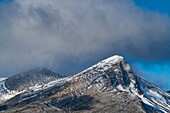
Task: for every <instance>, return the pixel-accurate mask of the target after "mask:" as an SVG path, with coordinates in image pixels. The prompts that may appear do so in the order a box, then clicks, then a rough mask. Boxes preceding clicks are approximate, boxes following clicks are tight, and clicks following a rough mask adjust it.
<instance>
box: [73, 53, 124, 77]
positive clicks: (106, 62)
mask: <svg viewBox="0 0 170 113" xmlns="http://www.w3.org/2000/svg"><path fill="white" fill-rule="evenodd" d="M122 60H124V57H122V56H119V55H114V56H111V57H109V58H107V59H104V60H102V61H100V62H98V63H97V64H95V65H93V66H91V67H89V68H87V69H85V70H84V71H82V72H80V73H78V74H76V75H80V74H82V73H84V72H86V71H88V70H92V69H93V68H95V67H105V68H104V69H102V71H105V70H107V69H108V68H111V67H112V66H113V64H116V63H119V62H120V61H122Z"/></svg>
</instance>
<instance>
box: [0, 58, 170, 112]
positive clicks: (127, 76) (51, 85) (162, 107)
mask: <svg viewBox="0 0 170 113" xmlns="http://www.w3.org/2000/svg"><path fill="white" fill-rule="evenodd" d="M10 92H12V90H11V91H10ZM0 98H1V97H0ZM0 110H1V112H2V113H30V112H34V113H47V112H48V113H65V112H71V113H133V112H134V113H164V112H165V113H169V112H170V94H169V93H167V92H164V91H163V90H161V89H160V88H159V87H157V86H155V85H154V84H152V83H150V82H147V81H146V80H144V79H143V78H142V77H140V76H138V75H136V74H135V73H133V71H132V69H131V68H130V66H129V65H128V64H127V62H126V61H125V60H124V58H123V57H121V56H113V57H110V58H108V59H106V60H103V61H101V62H99V63H97V64H96V65H94V66H92V67H90V68H88V69H86V70H84V71H83V72H81V73H78V74H76V75H73V76H70V77H65V78H61V79H56V80H54V81H51V82H48V83H46V84H43V85H42V84H38V85H35V86H32V87H31V88H29V89H28V90H26V91H23V92H19V93H18V94H17V95H16V96H14V97H11V98H7V99H6V100H5V101H4V102H1V106H0Z"/></svg>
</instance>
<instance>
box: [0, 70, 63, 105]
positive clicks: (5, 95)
mask: <svg viewBox="0 0 170 113" xmlns="http://www.w3.org/2000/svg"><path fill="white" fill-rule="evenodd" d="M59 78H62V76H61V75H59V74H56V73H54V72H52V71H50V70H48V69H47V68H35V69H32V70H29V71H27V72H22V73H19V74H16V75H14V76H12V77H9V78H7V79H5V80H4V81H1V82H0V102H3V101H6V100H8V99H10V98H12V97H14V96H15V95H17V94H19V93H21V92H23V91H26V90H28V89H30V88H31V87H32V86H34V87H35V86H37V85H40V84H41V85H44V84H46V83H48V82H50V81H53V80H56V79H59Z"/></svg>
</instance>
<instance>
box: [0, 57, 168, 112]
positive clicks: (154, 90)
mask: <svg viewBox="0 0 170 113" xmlns="http://www.w3.org/2000/svg"><path fill="white" fill-rule="evenodd" d="M115 64H116V65H115ZM117 64H118V65H117ZM120 65H123V71H127V72H129V74H123V73H122V75H125V76H128V77H129V79H130V84H129V85H128V86H126V85H123V83H119V84H118V85H117V86H115V85H113V84H111V86H113V87H114V88H115V90H116V89H117V90H119V91H123V92H127V93H129V94H130V95H134V96H137V97H139V98H140V100H141V101H142V102H143V103H145V104H146V105H149V106H152V107H155V108H158V109H159V110H161V111H162V112H165V113H167V111H170V105H169V103H170V94H168V93H166V92H164V91H163V90H162V89H160V88H159V87H157V86H156V85H154V84H152V83H149V82H147V81H146V80H145V79H144V78H142V77H141V76H138V75H136V74H135V73H131V71H130V70H131V67H130V66H129V65H128V64H127V63H126V61H125V60H124V58H123V57H122V56H118V55H115V56H112V57H109V58H107V59H105V60H102V61H101V62H99V63H97V64H95V65H93V66H91V67H89V68H87V69H85V70H84V71H82V72H80V73H78V74H76V75H73V76H69V77H65V78H59V79H57V80H54V81H50V82H49V83H47V84H43V85H40V84H37V85H35V86H32V87H29V89H28V90H23V91H21V92H16V91H9V90H8V89H7V88H6V87H5V83H4V82H3V81H1V82H0V102H1V99H2V98H1V96H2V95H3V94H2V93H1V85H2V86H3V88H4V89H5V90H6V91H7V92H8V93H6V94H4V95H3V96H4V99H5V100H4V101H7V100H9V99H10V98H12V97H14V96H16V95H17V94H20V93H25V92H28V93H31V92H32V91H33V92H36V91H41V90H44V89H47V88H50V87H52V86H55V85H57V84H60V83H61V84H62V83H65V82H69V81H72V80H73V81H81V80H82V81H83V80H85V82H83V83H82V85H83V86H84V85H87V86H88V87H87V90H89V89H90V87H92V86H93V84H92V81H96V82H98V81H99V82H101V83H103V81H102V80H103V75H106V77H107V78H109V76H110V74H108V73H106V71H108V70H109V71H111V70H112V71H113V72H112V71H111V72H112V75H114V74H115V73H116V72H120V71H122V67H119V66H120ZM114 66H115V67H114ZM110 69H111V70H110ZM114 72H115V73H114ZM130 74H133V75H134V76H136V77H137V79H134V78H133V77H132V76H131V75H130ZM110 79H111V78H109V80H110ZM117 80H118V78H117ZM99 82H98V83H99ZM137 83H139V84H140V88H138V87H137V85H136V84H137ZM97 85H100V84H97ZM97 87H102V86H97ZM139 91H143V92H144V94H141V93H140V92H139ZM166 97H168V98H167V99H166ZM167 101H169V102H167Z"/></svg>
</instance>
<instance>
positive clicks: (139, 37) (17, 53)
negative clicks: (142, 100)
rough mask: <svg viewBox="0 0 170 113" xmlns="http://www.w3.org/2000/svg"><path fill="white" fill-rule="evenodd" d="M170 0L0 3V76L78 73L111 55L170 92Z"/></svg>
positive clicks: (1, 0) (13, 0) (5, 0)
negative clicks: (46, 71)
mask: <svg viewBox="0 0 170 113" xmlns="http://www.w3.org/2000/svg"><path fill="white" fill-rule="evenodd" d="M169 4H170V1H169V0H154V2H153V1H151V0H69V1H68V0H48V1H47V0H36V1H35V0H0V76H6V77H9V76H12V75H14V74H16V73H18V72H22V71H26V70H29V69H32V68H36V67H47V68H50V69H52V70H53V71H55V72H57V73H60V74H64V75H72V74H76V73H78V72H80V71H82V70H84V69H86V68H88V67H89V66H91V65H93V64H95V63H97V62H98V61H100V60H103V59H105V58H107V57H109V56H112V55H115V54H118V55H122V56H124V57H125V59H126V60H127V62H128V63H129V64H130V65H131V66H132V68H133V70H134V72H135V73H138V74H139V75H141V76H143V77H144V78H145V79H147V80H149V81H151V82H153V83H155V84H156V85H158V86H160V87H161V88H163V89H165V90H168V89H170V82H169V80H170V68H169V67H170V47H169V45H170V32H169V31H170V6H169Z"/></svg>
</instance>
